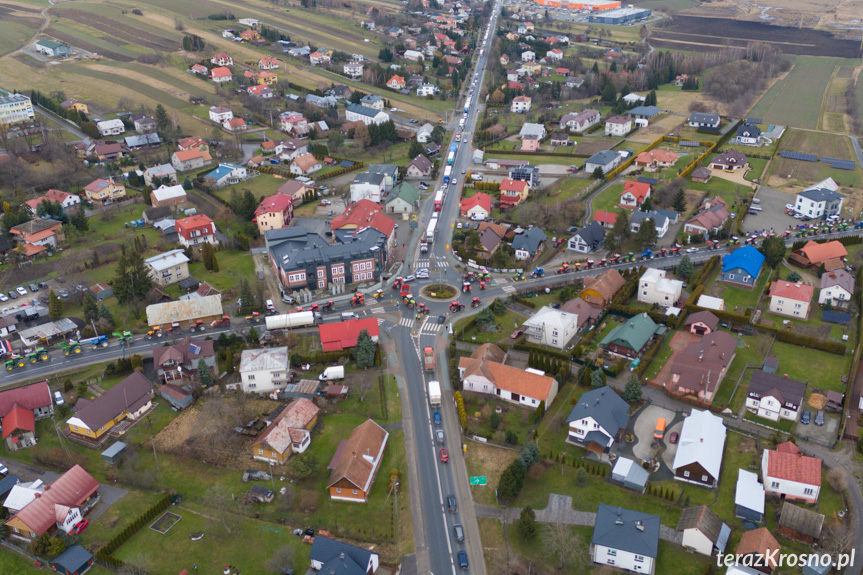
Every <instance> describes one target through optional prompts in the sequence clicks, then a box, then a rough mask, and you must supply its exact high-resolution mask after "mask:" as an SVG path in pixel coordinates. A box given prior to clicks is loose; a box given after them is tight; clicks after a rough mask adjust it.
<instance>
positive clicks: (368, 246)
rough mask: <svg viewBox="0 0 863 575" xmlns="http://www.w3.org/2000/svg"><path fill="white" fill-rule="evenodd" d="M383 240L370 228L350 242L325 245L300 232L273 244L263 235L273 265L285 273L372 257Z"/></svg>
mask: <svg viewBox="0 0 863 575" xmlns="http://www.w3.org/2000/svg"><path fill="white" fill-rule="evenodd" d="M285 229H290V228H285ZM273 231H276V230H273ZM278 231H283V230H278ZM386 240H387V236H386V235H385V234H383V233H381V232H379V231H377V230H373V229H371V228H369V229H366V230H363V231H360V232H357V233H356V234H354V235H353V237H352V238H351V239H350V241H346V242H344V243H341V242H339V243H334V244H328V243H327V242H326V241H324V239H323V238H322V237H321V236H319V235H317V234H310V233H307V232H306V231H305V230H300V233H298V234H295V235H294V236H292V237H289V238H284V239H281V240H275V241H274V238H273V237H272V236H270V235H269V233H268V234H267V242H268V244H269V246H270V253H271V254H272V257H273V261H276V262H280V265H281V266H282V268H283V269H285V270H293V269H308V268H311V267H313V266H318V265H326V264H327V263H329V262H334V263H335V262H340V261H345V260H352V259H361V258H368V257H373V256H374V254H375V253H377V252H379V251H380V250H382V249H384V247H385V245H386Z"/></svg>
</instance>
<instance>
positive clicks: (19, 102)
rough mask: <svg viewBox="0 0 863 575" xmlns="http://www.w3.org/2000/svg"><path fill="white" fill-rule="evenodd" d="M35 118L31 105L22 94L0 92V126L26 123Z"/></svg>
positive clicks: (28, 99)
mask: <svg viewBox="0 0 863 575" xmlns="http://www.w3.org/2000/svg"><path fill="white" fill-rule="evenodd" d="M34 117H35V115H34V112H33V103H32V102H31V101H30V98H28V97H27V96H25V95H24V94H10V93H8V92H6V91H5V90H3V91H0V125H3V126H8V125H10V124H18V123H21V122H28V121H31V120H33V118H34Z"/></svg>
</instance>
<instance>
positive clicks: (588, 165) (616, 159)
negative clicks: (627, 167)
mask: <svg viewBox="0 0 863 575" xmlns="http://www.w3.org/2000/svg"><path fill="white" fill-rule="evenodd" d="M620 159H621V158H620V154H618V153H617V152H613V151H611V150H602V151H601V152H597V153H595V154H594V155H592V156H591V157H589V158H588V159H587V161H585V163H584V171H585V172H586V173H588V174H593V173H595V172H596V170H597V168H599V169H601V170H602V173H603V175H605V174H609V173H610V172H612V171H613V170H614V168H616V167H617V166H619V165H620Z"/></svg>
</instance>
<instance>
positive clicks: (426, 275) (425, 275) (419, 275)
mask: <svg viewBox="0 0 863 575" xmlns="http://www.w3.org/2000/svg"><path fill="white" fill-rule="evenodd" d="M417 279H420V280H427V279H429V272H428V270H425V271H422V270H420V271H418V272H417Z"/></svg>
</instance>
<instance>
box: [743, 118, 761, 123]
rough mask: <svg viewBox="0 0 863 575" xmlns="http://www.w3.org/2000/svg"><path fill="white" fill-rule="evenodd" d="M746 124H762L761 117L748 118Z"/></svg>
mask: <svg viewBox="0 0 863 575" xmlns="http://www.w3.org/2000/svg"><path fill="white" fill-rule="evenodd" d="M745 123H746V124H760V123H761V118H746V122H745Z"/></svg>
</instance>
